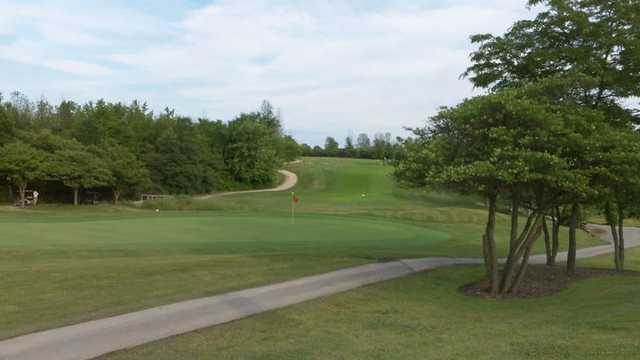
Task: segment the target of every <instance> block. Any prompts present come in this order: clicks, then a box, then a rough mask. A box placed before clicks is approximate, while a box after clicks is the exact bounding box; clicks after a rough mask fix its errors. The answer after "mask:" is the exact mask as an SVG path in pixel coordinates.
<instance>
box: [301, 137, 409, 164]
mask: <svg viewBox="0 0 640 360" xmlns="http://www.w3.org/2000/svg"><path fill="white" fill-rule="evenodd" d="M402 142H403V139H402V138H400V137H396V138H393V137H392V135H391V133H389V132H387V133H376V134H375V135H374V137H373V140H371V138H369V135H367V134H366V133H360V134H358V136H357V137H356V139H355V140H354V139H353V137H352V136H347V137H346V138H345V140H344V145H343V146H342V147H340V144H339V143H338V141H337V140H336V139H335V138H334V137H332V136H328V137H327V138H326V139H325V143H324V147H321V146H314V147H311V146H309V145H307V144H302V145H300V146H301V148H302V154H303V155H304V156H319V157H343V158H358V159H378V160H383V159H388V160H391V159H395V158H396V157H397V156H398V155H399V154H400V153H401V151H400V149H401V146H402Z"/></svg>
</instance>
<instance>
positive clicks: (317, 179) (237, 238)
mask: <svg viewBox="0 0 640 360" xmlns="http://www.w3.org/2000/svg"><path fill="white" fill-rule="evenodd" d="M292 170H293V171H295V172H296V173H298V175H299V178H300V183H299V185H298V186H297V187H296V189H295V191H296V193H297V194H298V195H299V197H300V198H301V203H300V205H299V207H298V210H297V212H298V217H297V219H296V223H295V224H291V222H290V218H289V209H290V194H288V193H263V194H251V195H241V196H233V197H223V198H214V199H210V200H206V201H193V200H185V199H178V200H177V201H176V202H179V206H176V207H179V208H184V209H189V210H184V211H169V210H166V209H167V208H171V207H172V206H175V205H176V203H175V202H171V201H168V202H165V203H163V204H162V205H163V207H162V210H161V211H160V212H155V211H149V210H145V209H136V208H130V207H110V206H98V207H79V208H73V207H70V206H51V205H49V206H43V207H40V208H38V209H35V210H34V209H30V210H16V209H11V208H3V209H2V210H0V274H2V276H1V277H0V297H1V299H2V301H0V319H2V321H0V338H6V337H10V336H14V335H18V334H24V333H27V332H30V331H35V330H39V329H44V328H50V327H54V326H59V325H63V324H69V323H75V322H79V321H83V320H87V319H93V318H98V317H104V316H109V315H113V314H118V313H124V312H127V311H131V310H136V309H141V308H146V307H150V306H154V305H159V304H165V303H170V302H174V301H179V300H184V299H189V298H193V297H198V296H204V295H211V294H217V293H221V292H225V291H229V290H234V289H240V288H246V287H251V286H257V285H262V284H266V283H272V282H276V281H282V280H286V279H291V278H297V277H300V276H304V275H309V274H315V273H320V272H326V271H330V270H334V269H338V268H344V267H348V266H353V265H358V264H362V263H366V262H372V261H385V260H388V259H392V258H408V257H422V256H443V255H445V256H446V255H448V256H474V257H477V256H479V255H480V246H479V245H480V241H479V238H480V234H481V233H482V230H483V222H484V220H485V217H486V212H485V210H484V209H483V206H482V204H481V202H480V201H479V200H478V199H476V198H473V197H462V196H457V195H451V194H428V193H423V192H417V191H409V190H403V189H399V188H398V187H396V186H395V185H394V184H393V181H392V179H391V178H390V176H389V175H390V171H391V168H390V167H387V166H383V165H381V164H380V163H378V162H375V161H363V160H338V159H305V161H304V162H303V163H302V164H298V165H294V166H292ZM363 194H364V195H365V196H362V195H363ZM43 196H44V198H46V194H43ZM156 205H157V204H156ZM564 233H565V232H563V234H564ZM580 235H581V236H580V245H581V246H590V245H596V244H601V242H600V241H598V240H596V239H594V238H591V237H589V236H587V235H585V234H583V233H581V234H580ZM506 237H507V216H505V215H501V216H499V218H498V241H499V250H500V252H501V254H504V251H505V246H504V244H505V240H506ZM563 243H566V241H563ZM539 250H540V247H538V251H539Z"/></svg>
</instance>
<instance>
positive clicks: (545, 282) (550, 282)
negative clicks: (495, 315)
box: [459, 265, 640, 299]
mask: <svg viewBox="0 0 640 360" xmlns="http://www.w3.org/2000/svg"><path fill="white" fill-rule="evenodd" d="M602 276H639V277H640V272H637V271H625V272H624V273H617V272H615V271H614V270H608V269H593V268H578V269H576V273H575V274H574V275H573V276H567V274H566V273H565V269H564V266H554V267H550V266H544V265H530V266H529V268H528V269H527V274H526V275H525V278H524V279H523V281H522V284H521V285H520V289H519V291H518V293H517V294H510V295H505V296H502V298H520V299H528V298H537V297H543V296H547V295H552V294H555V293H557V292H559V291H562V290H564V289H566V288H567V287H568V286H569V284H570V283H571V282H572V281H576V280H583V279H589V278H594V277H602ZM488 288H489V281H488V280H486V279H485V280H482V281H480V282H476V283H472V284H467V285H464V286H462V287H461V288H460V289H459V290H460V292H462V293H463V294H465V295H468V296H478V297H484V298H490V297H491V296H490V294H489V292H488Z"/></svg>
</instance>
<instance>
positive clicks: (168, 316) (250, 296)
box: [0, 180, 640, 360]
mask: <svg viewBox="0 0 640 360" xmlns="http://www.w3.org/2000/svg"><path fill="white" fill-rule="evenodd" d="M291 184H295V181H294V180H290V181H288V182H285V184H283V185H281V186H280V187H279V188H281V189H282V190H287V189H288V188H290V186H292V185H291ZM270 190H271V191H282V190H272V189H270ZM590 229H591V231H595V232H597V233H598V234H599V236H601V237H602V238H603V239H605V240H608V239H609V237H610V236H609V231H608V228H607V227H606V226H604V227H603V226H596V225H593V226H590ZM625 236H626V237H627V243H628V246H627V247H628V248H632V247H636V246H640V229H636V228H625ZM612 250H613V249H612V247H611V245H603V246H596V247H593V248H587V249H580V250H578V257H579V258H588V257H593V256H597V255H602V254H607V253H611V252H612ZM558 258H559V260H561V259H566V253H561V254H559V256H558ZM544 261H545V257H544V255H536V256H533V257H532V258H531V262H532V263H544ZM481 263H482V260H481V259H461V258H423V259H407V260H399V261H392V262H387V263H375V264H369V265H363V266H358V267H354V268H349V269H344V270H339V271H333V272H330V273H326V274H322V275H316V276H308V277H303V278H300V279H297V280H291V281H286V282H283V283H278V284H272V285H267V286H261V287H257V288H252V289H246V290H241V291H236V292H232V293H227V294H222V295H217V296H212V297H207V298H200V299H194V300H189V301H183V302H179V303H175V304H170V305H165V306H159V307H155V308H151V309H147V310H142V311H137V312H133V313H129V314H124V315H119V316H114V317H111V318H106V319H100V320H94V321H89V322H85V323H80V324H76V325H71V326H66V327H62V328H58V329H52V330H47V331H42V332H38V333H33V334H29V335H24V336H20V337H16V338H12V339H8V340H4V341H0V359H2V360H18V359H21V360H26V359H28V360H39V359H43V360H45V359H47V360H48V359H61V360H63V359H69V360H84V359H91V358H94V357H97V356H100V355H102V354H106V353H109V352H113V351H116V350H121V349H126V348H129V347H133V346H136V345H142V344H145V343H148V342H152V341H156V340H160V339H163V338H166V337H170V336H174V335H179V334H183V333H187V332H190V331H194V330H197V329H201V328H206V327H210V326H214V325H218V324H222V323H226V322H229V321H233V320H237V319H241V318H244V317H247V316H250V315H254V314H258V313H262V312H265V311H269V310H273V309H278V308H281V307H285V306H288V305H293V304H297V303H300V302H303V301H308V300H312V299H316V298H319V297H323V296H328V295H332V294H336V293H339V292H343V291H347V290H351V289H355V288H358V287H362V286H365V285H369V284H374V283H377V282H381V281H385V280H390V279H395V278H399V277H403V276H407V275H410V274H414V273H417V272H421V271H424V270H428V269H435V268H439V267H445V266H452V265H457V264H481Z"/></svg>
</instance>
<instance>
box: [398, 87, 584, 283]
mask: <svg viewBox="0 0 640 360" xmlns="http://www.w3.org/2000/svg"><path fill="white" fill-rule="evenodd" d="M570 116H575V111H573V109H572V111H566V109H565V111H563V108H561V107H557V106H554V105H553V104H549V103H547V102H545V101H543V99H542V100H541V99H537V98H535V97H532V96H531V94H530V90H529V89H528V88H524V89H518V90H512V91H500V92H498V93H495V94H492V95H488V96H480V97H476V98H473V99H469V100H466V101H464V102H463V103H462V104H460V105H458V106H456V107H454V108H444V109H442V111H441V112H440V113H439V114H438V115H436V116H435V117H433V118H432V119H431V125H429V126H428V127H426V128H425V129H417V130H415V131H414V134H415V136H417V138H416V139H411V140H408V141H406V142H405V148H406V153H405V155H404V157H403V158H402V159H401V160H400V161H398V163H397V164H396V171H395V175H396V178H398V179H399V180H400V181H403V182H406V183H409V184H411V185H414V186H428V187H432V188H445V189H448V190H453V191H458V192H463V193H466V192H475V193H479V194H482V195H483V196H484V197H486V199H487V203H488V217H487V223H486V227H485V232H484V234H483V236H482V244H483V246H482V249H483V255H484V259H485V267H486V271H487V276H488V278H489V280H490V284H491V289H490V291H491V293H492V294H494V295H497V294H505V293H513V292H517V291H518V288H519V286H520V283H521V282H522V279H523V278H524V274H525V273H526V269H527V265H528V258H529V256H530V253H531V250H532V248H533V246H534V244H535V242H536V240H537V239H538V238H539V237H540V234H541V233H542V231H543V227H544V224H543V220H544V217H545V215H546V213H547V212H548V211H549V210H550V209H551V208H552V207H553V206H555V205H556V201H557V197H558V196H559V195H558V194H563V195H564V194H569V193H571V192H577V191H583V189H584V188H585V187H586V186H587V184H588V177H585V176H583V175H582V174H581V173H580V172H576V171H574V169H572V163H571V162H570V161H568V159H567V158H566V157H565V156H566V155H567V154H566V152H565V148H566V147H567V141H568V140H567V139H574V138H575V137H576V136H575V134H574V131H573V130H574V129H573V128H572V127H568V126H567V125H568V124H570V123H572V119H571V118H570ZM575 189H579V190H575ZM499 197H502V198H504V199H511V201H513V204H514V206H512V209H511V211H512V224H511V226H512V229H511V230H512V231H511V234H512V235H511V239H510V247H509V253H508V256H507V260H506V263H505V267H504V270H503V271H502V273H501V274H499V272H498V263H497V257H496V250H495V249H496V245H495V224H496V214H497V205H498V200H499ZM516 199H517V201H516ZM520 207H526V208H527V209H528V210H529V212H530V215H529V217H528V219H527V222H526V224H525V225H524V227H522V228H520V227H519V225H518V221H517V219H518V210H519V208H520Z"/></svg>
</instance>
